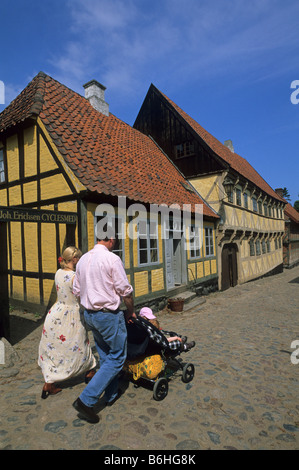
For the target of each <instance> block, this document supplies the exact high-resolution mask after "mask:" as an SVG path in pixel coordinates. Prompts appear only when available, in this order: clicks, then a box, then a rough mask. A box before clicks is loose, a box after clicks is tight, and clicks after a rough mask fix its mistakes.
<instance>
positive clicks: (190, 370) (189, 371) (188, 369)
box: [182, 362, 194, 383]
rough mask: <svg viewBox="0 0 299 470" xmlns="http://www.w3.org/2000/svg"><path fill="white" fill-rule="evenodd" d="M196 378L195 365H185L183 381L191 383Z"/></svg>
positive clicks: (189, 363)
mask: <svg viewBox="0 0 299 470" xmlns="http://www.w3.org/2000/svg"><path fill="white" fill-rule="evenodd" d="M193 377H194V365H193V364H191V362H188V364H185V365H184V367H183V376H182V380H183V382H185V383H188V382H191V380H192V379H193Z"/></svg>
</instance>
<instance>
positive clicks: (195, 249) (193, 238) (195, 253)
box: [189, 225, 201, 258]
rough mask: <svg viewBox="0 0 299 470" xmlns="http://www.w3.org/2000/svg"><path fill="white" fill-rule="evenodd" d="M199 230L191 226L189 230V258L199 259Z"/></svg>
mask: <svg viewBox="0 0 299 470" xmlns="http://www.w3.org/2000/svg"><path fill="white" fill-rule="evenodd" d="M200 235H201V234H200V229H199V227H196V226H195V225H191V226H190V229H189V253H190V258H200V248H201V236H200Z"/></svg>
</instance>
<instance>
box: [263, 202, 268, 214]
mask: <svg viewBox="0 0 299 470" xmlns="http://www.w3.org/2000/svg"><path fill="white" fill-rule="evenodd" d="M264 215H265V216H266V217H267V215H268V206H267V204H264Z"/></svg>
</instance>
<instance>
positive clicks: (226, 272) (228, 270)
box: [221, 243, 238, 290]
mask: <svg viewBox="0 0 299 470" xmlns="http://www.w3.org/2000/svg"><path fill="white" fill-rule="evenodd" d="M237 252H238V247H237V245H236V244H235V243H229V244H226V245H224V246H223V249H222V254H221V264H222V272H221V290H226V289H229V288H230V287H235V286H236V285H237V284H238V264H237Z"/></svg>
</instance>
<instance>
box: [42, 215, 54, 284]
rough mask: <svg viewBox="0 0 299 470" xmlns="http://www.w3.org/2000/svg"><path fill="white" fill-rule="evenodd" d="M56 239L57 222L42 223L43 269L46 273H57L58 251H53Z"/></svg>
mask: <svg viewBox="0 0 299 470" xmlns="http://www.w3.org/2000/svg"><path fill="white" fill-rule="evenodd" d="M55 240H56V231H55V224H42V226H41V246H42V270H43V272H46V273H55V272H56V270H57V258H56V252H53V247H55V246H56V245H55ZM55 251H56V250H55ZM52 283H53V281H52Z"/></svg>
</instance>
